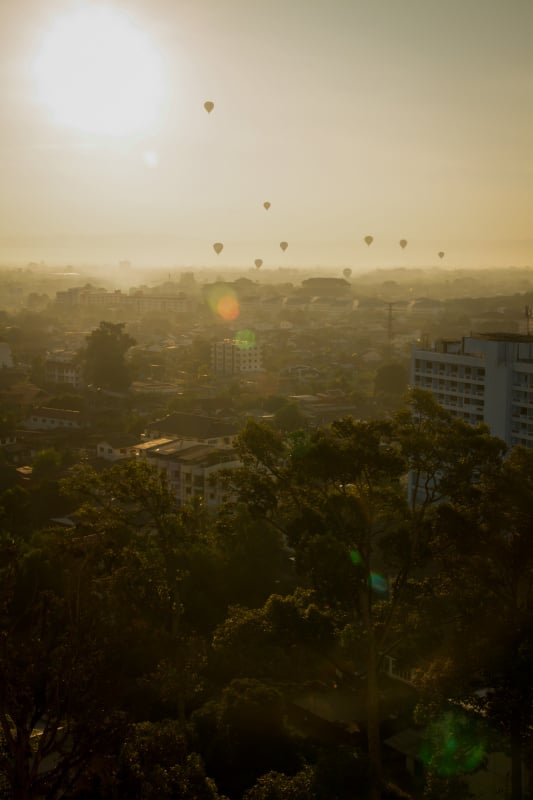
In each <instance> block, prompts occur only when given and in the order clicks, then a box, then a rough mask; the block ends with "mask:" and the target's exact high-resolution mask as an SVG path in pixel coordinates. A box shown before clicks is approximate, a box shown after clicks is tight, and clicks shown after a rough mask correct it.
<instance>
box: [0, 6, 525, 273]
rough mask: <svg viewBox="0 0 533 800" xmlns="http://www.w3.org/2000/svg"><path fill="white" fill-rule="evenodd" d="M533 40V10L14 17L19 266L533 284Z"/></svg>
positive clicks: (20, 12) (7, 223)
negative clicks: (373, 272) (529, 277)
mask: <svg viewBox="0 0 533 800" xmlns="http://www.w3.org/2000/svg"><path fill="white" fill-rule="evenodd" d="M532 30H533V6H532V5H531V3H530V2H528V0H512V2H510V3H502V2H498V1H497V0H475V1H474V2H468V3H465V2H464V1H463V0H448V2H446V3H437V2H433V1H432V0H430V1H429V2H428V0H404V2H402V3H398V2H394V1H393V0H374V1H373V2H372V3H368V2H362V0H352V1H351V2H348V0H332V1H330V2H325V0H322V1H321V2H313V1H310V0H291V1H290V2H287V1H286V0H272V2H269V3H268V4H265V3H261V2H256V0H252V1H251V2H250V0H227V1H226V2H224V3H221V2H220V0H217V1H216V0H196V2H195V3H189V4H178V3H175V2H170V0H150V2H148V0H131V2H121V3H119V2H117V3H112V2H101V3H96V2H95V3H93V2H66V0H50V1H49V2H47V3H42V2H38V0H23V1H22V2H17V3H4V4H2V7H1V9H0V45H1V46H0V91H1V93H2V98H3V101H2V106H1V112H0V113H1V114H2V121H1V125H0V262H3V263H8V262H9V263H26V262H28V261H40V260H41V259H44V260H46V261H54V262H57V263H62V264H67V263H74V264H76V263H82V262H87V263H98V264H116V263H117V262H118V261H119V260H121V259H129V260H131V261H132V263H134V264H139V265H144V266H150V265H154V266H159V265H166V264H168V265H169V266H170V265H172V266H177V267H179V266H184V267H185V266H207V267H209V266H213V267H215V268H217V269H218V268H222V267H224V266H232V267H235V266H242V267H251V266H252V265H253V263H254V260H255V259H256V258H261V259H262V260H263V265H262V269H263V270H268V269H269V268H272V267H275V268H277V267H278V266H302V267H310V266H315V265H321V266H324V267H325V268H333V267H337V266H349V267H351V268H352V269H354V270H357V271H362V270H367V269H373V268H375V267H379V266H384V267H392V266H431V265H433V264H437V263H439V264H441V265H442V266H453V267H455V268H457V267H477V266H510V265H515V266H528V265H530V264H531V263H532V262H533V239H532V238H531V218H532V200H531V191H530V184H531V172H532V158H531V142H532V141H533V113H532V107H533V106H532V100H533V84H532V82H531V74H532V70H533V51H532V48H531V46H530V42H531V33H532ZM117 98H120V100H118V99H117ZM207 101H211V102H212V103H213V104H214V107H213V108H212V110H211V112H210V113H208V112H207V111H206V109H205V107H204V103H206V102H207ZM266 201H268V202H270V203H271V207H270V208H269V209H268V210H267V209H265V208H264V206H263V203H264V202H266ZM368 234H371V235H372V236H373V237H374V242H373V244H372V246H371V247H367V246H366V245H365V243H364V241H363V238H364V236H365V235H368ZM402 238H405V239H407V241H408V246H407V247H406V248H405V249H401V248H400V247H399V246H398V242H399V240H400V239H402ZM280 241H287V242H288V243H289V246H288V248H287V250H286V252H282V251H281V250H280V247H279V243H280ZM214 242H222V243H224V250H223V251H222V252H221V253H220V254H219V255H217V254H215V252H214V251H213V249H212V244H213V243H214ZM439 251H442V252H444V253H445V256H444V257H443V258H442V259H439V258H438V257H437V253H438V252H439Z"/></svg>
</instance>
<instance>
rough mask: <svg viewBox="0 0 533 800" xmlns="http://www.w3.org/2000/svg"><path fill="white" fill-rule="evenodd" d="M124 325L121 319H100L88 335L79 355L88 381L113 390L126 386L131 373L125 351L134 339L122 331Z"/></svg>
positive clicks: (125, 387)
mask: <svg viewBox="0 0 533 800" xmlns="http://www.w3.org/2000/svg"><path fill="white" fill-rule="evenodd" d="M124 327H125V323H124V322H117V323H115V322H101V323H100V325H99V327H98V328H96V330H94V331H92V333H91V334H90V335H89V336H88V337H87V347H86V348H85V350H83V351H82V353H81V356H82V359H83V363H84V374H85V378H86V380H87V382H88V383H91V384H93V385H94V386H97V387H100V388H102V389H110V390H115V391H123V390H124V389H127V388H128V387H129V385H130V383H131V375H130V370H129V367H128V364H127V363H126V359H125V355H126V353H127V351H128V350H129V349H130V347H132V346H133V345H134V344H135V339H133V338H132V337H131V336H130V335H129V334H128V333H125V332H124Z"/></svg>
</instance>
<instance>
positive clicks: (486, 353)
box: [411, 333, 533, 448]
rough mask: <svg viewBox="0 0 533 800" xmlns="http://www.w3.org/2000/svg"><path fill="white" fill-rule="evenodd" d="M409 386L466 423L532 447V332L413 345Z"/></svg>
mask: <svg viewBox="0 0 533 800" xmlns="http://www.w3.org/2000/svg"><path fill="white" fill-rule="evenodd" d="M411 385H412V386H418V387H420V388H421V389H426V390H429V391H431V392H432V393H433V394H434V395H435V398H436V399H437V401H438V402H439V403H440V404H441V405H442V406H443V407H444V408H446V409H447V410H448V411H451V412H452V413H453V414H454V415H455V416H457V417H460V418H461V419H464V420H465V421H466V422H469V423H471V424H473V425H475V424H476V423H478V422H485V423H486V424H487V425H488V426H489V428H490V431H491V433H492V435H493V436H499V437H500V438H501V439H503V440H504V441H505V442H507V444H508V445H510V446H514V445H523V446H524V447H528V448H533V336H529V335H520V334H506V333H487V334H475V335H472V336H466V337H464V338H463V339H461V340H440V341H437V342H436V343H435V345H434V346H433V347H429V346H428V347H424V346H421V345H415V346H414V347H413V350H412V354H411Z"/></svg>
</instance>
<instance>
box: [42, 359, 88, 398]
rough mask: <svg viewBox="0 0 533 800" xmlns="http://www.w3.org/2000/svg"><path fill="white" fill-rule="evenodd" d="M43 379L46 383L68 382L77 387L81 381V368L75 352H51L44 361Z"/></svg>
mask: <svg viewBox="0 0 533 800" xmlns="http://www.w3.org/2000/svg"><path fill="white" fill-rule="evenodd" d="M44 373H45V379H46V381H47V382H48V383H57V384H68V385H69V386H72V387H73V388H74V389H79V387H80V386H81V385H82V383H83V370H82V366H81V364H80V363H79V362H78V361H77V360H76V358H75V353H65V352H61V353H57V352H56V353H51V354H49V355H47V356H46V360H45V362H44Z"/></svg>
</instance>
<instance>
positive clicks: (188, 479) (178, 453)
mask: <svg viewBox="0 0 533 800" xmlns="http://www.w3.org/2000/svg"><path fill="white" fill-rule="evenodd" d="M137 454H138V457H140V458H145V459H146V461H147V462H148V463H149V464H152V465H154V466H156V467H157V468H158V469H159V470H161V471H162V472H164V473H165V474H166V476H167V480H168V485H169V487H170V489H171V490H172V492H173V493H174V495H175V497H176V501H177V502H178V504H179V505H184V504H186V503H190V502H192V501H193V499H194V498H201V499H202V502H203V503H204V504H205V505H206V507H207V508H209V509H211V510H214V509H216V508H217V507H218V506H219V505H220V504H221V503H222V502H224V500H226V499H227V492H228V489H227V487H226V486H225V485H224V483H223V482H222V481H220V479H219V478H220V476H219V474H218V473H220V471H221V470H225V469H236V468H237V467H239V466H240V462H239V461H238V459H237V455H236V453H235V452H234V451H233V450H230V449H227V448H226V449H222V448H219V447H213V446H210V445H205V444H201V443H197V444H193V443H190V442H183V440H181V439H178V440H169V439H161V440H159V441H152V442H146V443H144V444H141V445H139V446H137Z"/></svg>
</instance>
